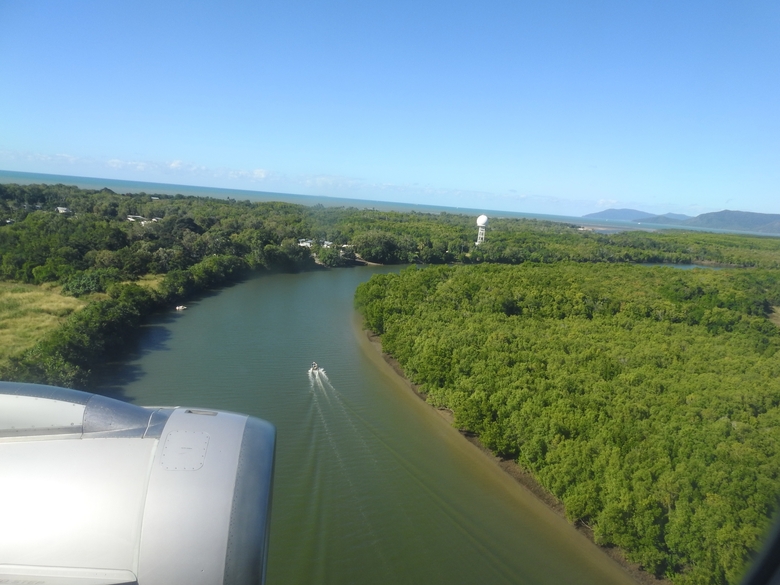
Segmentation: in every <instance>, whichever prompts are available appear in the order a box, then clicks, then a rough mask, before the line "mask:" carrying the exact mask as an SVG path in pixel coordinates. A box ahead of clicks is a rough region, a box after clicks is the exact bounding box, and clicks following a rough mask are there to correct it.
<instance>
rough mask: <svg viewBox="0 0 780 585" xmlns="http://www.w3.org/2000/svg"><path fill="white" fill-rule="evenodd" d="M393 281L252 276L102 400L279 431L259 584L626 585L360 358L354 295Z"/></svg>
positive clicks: (200, 304) (134, 360)
mask: <svg viewBox="0 0 780 585" xmlns="http://www.w3.org/2000/svg"><path fill="white" fill-rule="evenodd" d="M392 270H393V269H391V268H386V267H371V268H355V269H339V270H329V271H318V272H309V273H304V274H296V275H286V274H279V275H263V276H259V277H256V278H253V279H251V280H248V281H246V282H243V283H241V284H238V285H236V286H233V287H229V288H226V289H224V290H222V291H219V293H218V294H214V295H213V296H208V297H206V298H203V299H201V300H199V301H197V302H193V303H190V304H189V308H188V310H186V311H184V312H182V313H178V314H171V315H166V316H164V317H162V318H160V319H158V320H157V321H156V322H155V323H152V324H151V325H150V326H149V327H147V329H146V330H145V332H144V333H143V335H142V338H141V341H140V346H139V351H138V353H137V355H135V356H133V357H131V358H129V359H128V360H127V361H126V362H125V363H123V364H120V365H118V366H117V367H116V368H115V369H114V370H112V372H111V378H110V380H111V382H110V383H106V384H105V385H104V387H103V391H105V392H106V393H109V394H110V393H112V392H115V393H117V394H118V395H119V396H120V397H122V398H124V399H129V400H132V401H134V402H136V403H138V404H142V405H187V406H199V407H204V408H206V407H207V408H218V409H224V410H233V411H238V412H244V413H247V414H251V415H254V416H257V417H261V418H264V419H266V420H269V421H271V422H272V423H274V424H275V425H276V427H277V431H278V445H277V460H276V477H275V483H274V500H273V511H272V526H271V545H270V553H269V554H270V561H269V565H268V583H270V584H271V585H279V584H315V583H316V584H319V583H332V584H339V585H346V584H360V585H371V584H388V585H389V584H393V585H397V584H407V583H408V584H417V583H419V584H426V585H428V584H431V585H433V584H438V583H442V584H445V583H446V584H460V583H462V584H493V583H496V584H500V583H528V584H531V583H538V584H556V585H561V584H575V583H576V584H594V585H595V584H598V585H610V584H618V583H633V581H632V580H631V579H630V578H629V576H628V575H627V573H625V572H624V571H623V569H622V568H620V567H619V566H618V565H616V564H615V563H614V562H613V561H612V560H611V559H609V558H608V557H607V556H606V555H604V554H603V553H602V552H601V551H600V550H599V549H598V548H597V547H595V546H594V545H593V544H591V543H590V542H589V541H588V540H586V539H585V538H584V537H583V536H581V535H580V534H579V533H577V532H576V531H575V530H574V529H573V528H572V527H571V526H569V525H568V524H567V522H566V521H565V520H563V519H561V518H560V517H558V516H557V515H555V514H554V513H552V512H550V511H549V510H548V509H547V508H545V507H544V506H543V505H542V504H541V503H540V502H539V501H538V500H536V499H535V498H534V497H533V496H532V495H530V494H529V493H528V492H527V491H526V490H525V489H524V488H522V487H521V486H519V485H518V484H517V483H516V482H515V481H514V480H513V479H511V478H510V477H509V476H507V475H506V474H505V473H504V472H503V471H502V470H501V469H500V468H499V467H498V466H497V465H496V464H495V463H494V462H493V461H491V460H490V459H489V458H487V457H486V456H485V455H483V454H482V453H481V452H480V451H479V450H478V449H477V448H476V447H474V446H473V445H472V444H470V443H469V442H468V441H466V440H465V439H464V438H463V437H462V436H460V434H459V433H458V432H457V431H456V430H455V429H454V428H452V427H451V426H450V425H449V424H448V423H447V422H446V421H445V420H444V419H443V418H442V417H441V416H439V415H438V414H437V413H436V412H435V411H434V410H433V409H431V408H430V407H429V406H427V405H426V404H425V403H423V402H422V401H421V400H420V399H419V398H417V397H416V396H415V395H414V394H413V393H412V392H411V391H410V390H409V389H408V388H407V387H406V385H405V384H404V383H403V381H401V380H400V379H399V378H398V377H397V376H396V375H395V373H394V372H393V371H392V369H391V368H390V367H389V366H388V365H387V364H385V362H384V361H383V360H382V359H381V357H380V356H379V355H378V354H377V352H376V351H375V350H374V349H373V348H372V347H371V346H370V344H369V343H368V342H367V340H366V339H365V336H364V335H363V334H362V333H361V331H360V327H359V321H358V320H357V319H356V315H355V312H354V310H353V308H352V298H353V295H354V291H355V288H356V287H357V285H358V284H359V283H360V282H362V281H364V280H367V279H368V278H369V277H370V276H371V275H372V274H374V273H377V272H389V271H392ZM312 361H317V362H318V363H319V364H320V366H321V367H322V368H324V370H325V373H324V374H322V375H320V376H310V375H309V373H308V369H309V366H310V364H311V362H312Z"/></svg>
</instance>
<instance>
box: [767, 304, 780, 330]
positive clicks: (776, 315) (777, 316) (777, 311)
mask: <svg viewBox="0 0 780 585" xmlns="http://www.w3.org/2000/svg"><path fill="white" fill-rule="evenodd" d="M769 320H770V321H771V322H772V323H774V324H775V325H777V326H778V327H780V307H772V314H771V315H769Z"/></svg>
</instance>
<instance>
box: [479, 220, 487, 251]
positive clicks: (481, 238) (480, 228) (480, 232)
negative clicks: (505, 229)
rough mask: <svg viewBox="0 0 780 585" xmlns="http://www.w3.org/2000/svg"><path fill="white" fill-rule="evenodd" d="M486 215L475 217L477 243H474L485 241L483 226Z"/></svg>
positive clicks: (485, 221) (485, 223)
mask: <svg viewBox="0 0 780 585" xmlns="http://www.w3.org/2000/svg"><path fill="white" fill-rule="evenodd" d="M487 222H488V217H487V215H480V216H479V217H478V218H477V227H478V228H479V230H478V231H477V243H476V245H477V246H479V245H480V244H481V243H482V242H484V241H485V226H486V225H487Z"/></svg>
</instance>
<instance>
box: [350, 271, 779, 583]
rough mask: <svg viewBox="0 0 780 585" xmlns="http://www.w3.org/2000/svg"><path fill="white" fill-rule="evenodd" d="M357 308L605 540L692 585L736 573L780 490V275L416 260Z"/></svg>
mask: <svg viewBox="0 0 780 585" xmlns="http://www.w3.org/2000/svg"><path fill="white" fill-rule="evenodd" d="M356 304H357V306H358V308H359V309H360V310H361V311H362V313H363V315H364V317H365V320H366V325H367V326H368V327H369V328H371V329H372V330H374V331H375V332H377V333H380V334H381V336H382V343H383V347H384V349H385V350H386V351H388V352H389V353H390V354H392V355H393V356H394V357H396V358H397V359H398V361H399V362H400V363H401V365H402V367H403V369H404V371H405V372H406V373H407V374H408V375H409V377H410V378H411V379H412V380H413V381H414V382H415V383H417V384H419V385H420V388H421V390H422V391H423V392H424V393H425V394H426V395H427V398H428V400H429V401H430V402H431V403H433V404H434V405H437V406H442V407H447V408H450V409H452V411H453V412H454V414H455V421H456V424H457V425H458V426H459V427H460V428H462V429H464V430H467V431H471V432H474V433H476V434H478V435H479V437H480V438H481V440H482V441H483V442H484V443H485V444H486V445H487V446H488V447H490V448H491V449H493V450H494V451H496V452H497V453H499V454H502V455H504V456H508V457H512V458H514V459H516V460H517V461H518V463H519V464H520V465H522V466H523V467H525V468H527V469H529V470H530V471H531V472H532V473H534V475H535V476H536V477H537V478H538V480H539V481H540V482H541V483H542V484H543V485H544V486H545V487H546V488H547V489H549V490H550V491H551V492H552V493H553V494H555V495H556V496H558V497H559V498H560V499H561V500H562V501H563V503H564V504H565V506H566V512H567V515H568V516H569V517H570V518H571V519H572V520H575V521H582V522H585V523H587V524H588V525H589V526H592V527H593V530H594V532H595V535H596V538H597V540H598V542H600V543H603V544H615V545H618V546H620V547H621V548H623V549H624V550H626V551H628V554H629V557H630V558H631V559H633V560H635V561H638V562H640V563H641V564H642V565H643V566H645V567H646V568H647V569H648V570H650V571H652V572H654V573H656V574H659V575H664V574H665V575H667V576H670V577H672V578H673V579H674V581H675V582H678V583H736V582H737V581H738V579H739V577H740V575H741V573H742V571H743V570H744V567H745V564H746V562H747V561H748V560H749V558H750V555H751V554H752V552H753V551H754V550H755V549H756V547H757V546H758V544H759V541H760V539H761V537H762V536H763V534H764V532H765V530H766V529H767V526H768V522H769V519H770V517H771V515H772V514H773V512H774V511H775V508H776V502H777V497H778V494H780V426H778V423H779V422H780V408H779V406H780V353H778V350H780V330H778V328H777V327H776V326H775V325H773V324H772V323H770V322H769V321H768V320H767V315H768V313H769V312H770V311H771V306H772V305H779V304H780V273H778V272H777V271H759V270H742V271H738V270H720V271H718V270H703V269H702V270H693V271H682V270H676V269H672V268H648V267H643V266H629V265H608V264H596V265H582V264H572V263H563V264H554V265H540V264H524V265H522V266H518V267H511V266H457V267H439V268H428V269H415V268H411V269H407V270H404V271H403V272H402V273H401V274H400V275H384V276H375V277H373V278H372V279H371V280H370V281H369V282H367V283H365V284H363V285H361V286H360V287H359V289H358V291H357V294H356Z"/></svg>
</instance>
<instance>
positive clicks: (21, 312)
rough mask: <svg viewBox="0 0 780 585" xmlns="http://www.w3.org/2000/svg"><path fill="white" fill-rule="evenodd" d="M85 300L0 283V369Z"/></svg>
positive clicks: (19, 285)
mask: <svg viewBox="0 0 780 585" xmlns="http://www.w3.org/2000/svg"><path fill="white" fill-rule="evenodd" d="M86 304H87V301H85V300H80V299H76V298H73V297H66V296H62V295H60V294H58V293H57V292H56V290H53V289H47V288H42V287H40V286H33V285H30V284H16V283H9V282H0V366H2V365H4V364H6V363H7V361H8V358H10V357H12V356H14V355H18V354H20V353H22V352H23V351H25V350H26V349H29V348H30V347H32V346H33V345H35V343H36V342H37V341H38V340H40V339H41V337H43V336H44V335H45V334H46V333H47V332H49V331H50V330H52V329H54V328H56V327H57V326H58V325H59V324H60V323H62V321H63V319H64V318H65V317H67V316H68V315H70V314H71V313H72V312H73V311H76V310H78V309H80V308H82V307H83V306H84V305H86Z"/></svg>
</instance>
